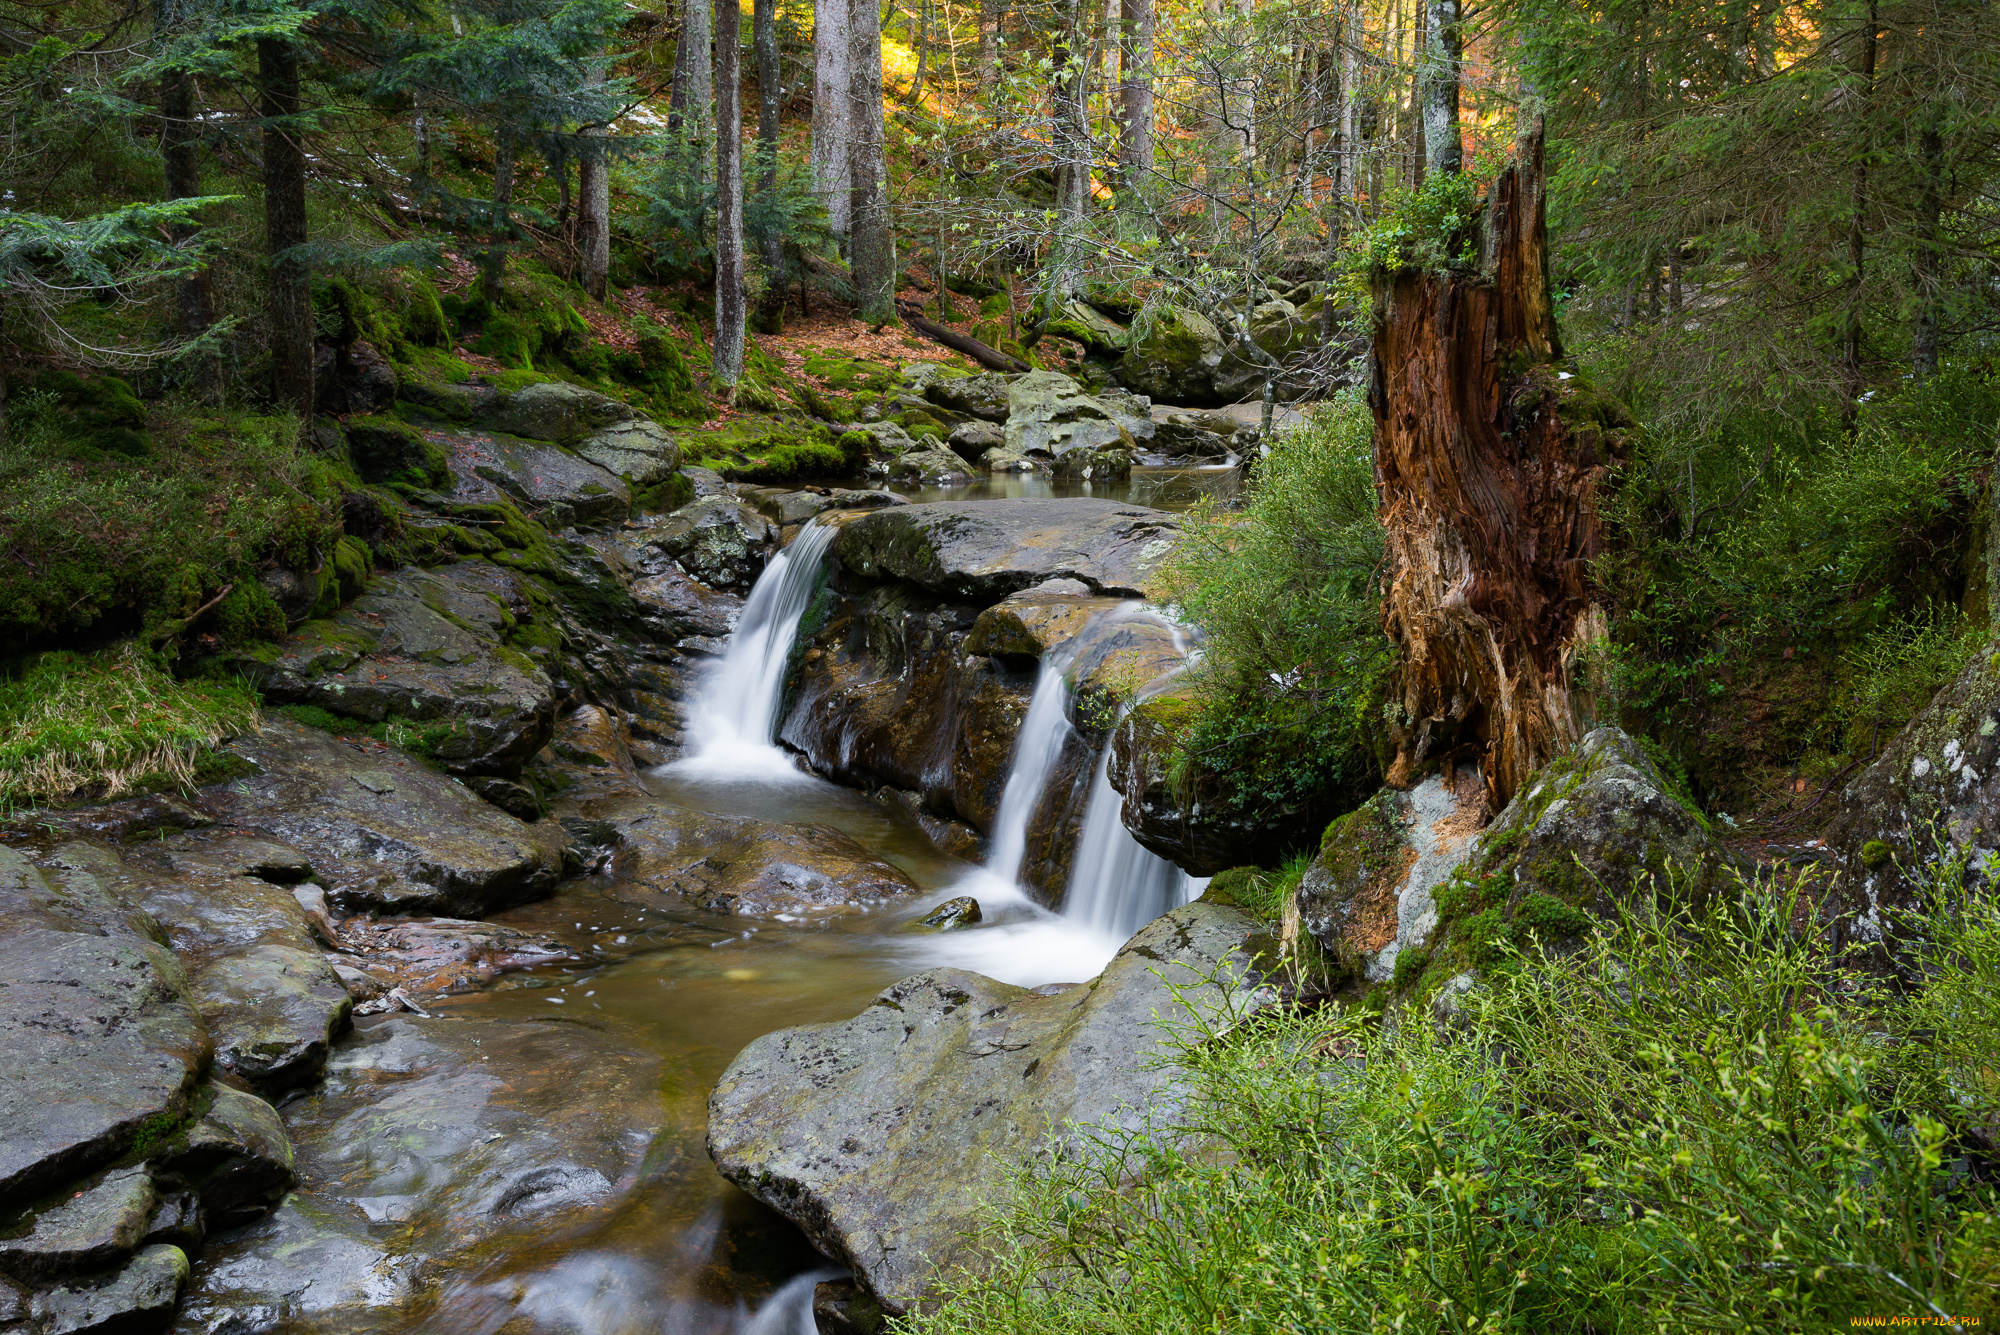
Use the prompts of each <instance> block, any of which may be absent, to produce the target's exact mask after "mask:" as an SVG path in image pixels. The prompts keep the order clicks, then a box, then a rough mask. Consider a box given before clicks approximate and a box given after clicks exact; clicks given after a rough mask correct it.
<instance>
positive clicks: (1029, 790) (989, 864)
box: [986, 654, 1070, 883]
mask: <svg viewBox="0 0 2000 1335" xmlns="http://www.w3.org/2000/svg"><path fill="white" fill-rule="evenodd" d="M1068 666H1069V664H1068V661H1067V659H1064V658H1059V657H1058V656H1057V655H1055V654H1048V655H1045V656H1044V657H1043V658H1042V669H1041V673H1040V675H1039V676H1037V677H1036V678H1035V694H1034V696H1033V698H1032V699H1030V700H1029V702H1028V716H1027V717H1026V718H1024V719H1022V720H1021V731H1020V734H1019V735H1018V736H1017V737H1016V738H1015V741H1014V758H1013V762H1012V763H1011V764H1010V765H1009V766H1008V769H1007V786H1006V787H1005V788H1003V789H1002V790H1001V792H1000V810H999V811H998V812H997V813H995V815H994V817H993V845H992V851H991V852H990V853H988V855H987V858H986V869H987V870H988V871H990V872H992V873H993V874H994V875H995V876H998V877H1001V878H1004V879H1005V880H1007V881H1010V882H1015V883H1018V882H1019V879H1020V875H1021V859H1022V858H1023V857H1025V856H1026V855H1027V852H1028V821H1029V820H1030V819H1031V818H1032V817H1033V816H1034V814H1035V806H1036V804H1037V803H1038V802H1040V801H1041V797H1042V789H1044V788H1046V787H1047V786H1048V782H1049V772H1050V771H1051V770H1053V769H1054V768H1055V766H1056V760H1057V759H1058V758H1059V757H1060V756H1061V755H1062V748H1063V742H1064V740H1065V739H1066V738H1068V736H1069V730H1070V729H1069V683H1068V682H1067V681H1066V680H1064V678H1063V673H1064V672H1065V671H1066V670H1067V669H1068Z"/></svg>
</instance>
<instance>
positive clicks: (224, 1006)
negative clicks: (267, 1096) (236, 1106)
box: [194, 945, 354, 1093]
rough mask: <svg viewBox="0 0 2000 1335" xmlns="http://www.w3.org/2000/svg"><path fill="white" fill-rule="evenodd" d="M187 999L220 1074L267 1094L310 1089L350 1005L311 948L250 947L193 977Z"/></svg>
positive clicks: (335, 978) (322, 959) (328, 968)
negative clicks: (197, 1012) (210, 1042)
mask: <svg viewBox="0 0 2000 1335" xmlns="http://www.w3.org/2000/svg"><path fill="white" fill-rule="evenodd" d="M194 996H195V1002H196V1004H197V1005H198V1006H199V1007H200V1008H201V1014H202V1018H203V1019H204V1020H206V1021H207V1022H208V1028H209V1032H210V1033H211V1034H213V1035H214V1037H215V1060H216V1063H217V1064H218V1065H220V1066H221V1067H222V1068H223V1069H224V1070H226V1071H229V1072H231V1073H232V1074H234V1075H237V1076H240V1077H241V1078H242V1079H244V1080H247V1081H249V1082H250V1084H251V1085H252V1086H253V1087H255V1088H257V1089H259V1090H263V1091H266V1092H270V1093H277V1092H280V1091H283V1090H287V1089H291V1088H293V1087H295V1086H298V1085H306V1084H311V1083H312V1082H313V1081H315V1080H317V1079H319V1075H320V1072H321V1070H323V1069H324V1068H325V1066H326V1054H327V1051H328V1049H329V1048H331V1047H332V1045H333V1040H334V1039H335V1038H336V1037H338V1036H339V1035H340V1034H341V1033H342V1032H343V1031H344V1030H345V1029H346V1028H347V1017H348V1012H349V1011H351V1010H352V1009H353V1006H354V1002H353V999H352V998H351V997H349V996H348V994H347V988H346V987H345V986H343V985H342V983H341V981H340V979H339V977H338V976H336V975H335V973H334V972H333V967H332V966H331V965H330V964H328V963H327V961H326V958H325V956H323V955H321V954H320V953H319V952H318V951H317V950H301V949H299V948H298V947H297V946H287V945H255V946H250V947H248V948H247V949H245V950H243V951H240V952H238V953H235V954H231V955H225V956H223V957H222V958H221V959H218V960H215V961H213V962H212V963H210V964H209V965H208V966H207V967H205V968H203V969H202V970H200V971H199V972H198V973H196V974H195V976H194Z"/></svg>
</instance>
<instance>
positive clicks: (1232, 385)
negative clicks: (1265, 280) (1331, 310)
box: [1215, 300, 1319, 401]
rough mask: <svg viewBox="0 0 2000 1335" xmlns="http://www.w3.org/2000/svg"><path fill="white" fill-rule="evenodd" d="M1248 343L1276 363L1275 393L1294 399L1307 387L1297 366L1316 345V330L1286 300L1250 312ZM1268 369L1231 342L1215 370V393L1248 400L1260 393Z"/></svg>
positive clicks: (1305, 379)
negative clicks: (1276, 390) (1255, 346)
mask: <svg viewBox="0 0 2000 1335" xmlns="http://www.w3.org/2000/svg"><path fill="white" fill-rule="evenodd" d="M1250 341H1251V342H1252V343H1254V344H1256V345H1257V347H1258V348H1259V349H1261V350H1262V351H1263V352H1264V353H1265V354H1266V355H1267V356H1269V357H1270V358H1271V359H1272V360H1273V361H1275V362H1277V363H1278V368H1279V369H1278V372H1277V380H1278V394H1279V397H1281V398H1286V399H1292V398H1297V397H1298V396H1299V395H1300V394H1301V393H1303V392H1305V390H1306V389H1307V388H1309V387H1310V380H1309V377H1307V376H1306V375H1304V374H1303V372H1302V369H1301V367H1300V365H1299V363H1300V359H1301V357H1302V355H1303V354H1304V353H1305V352H1306V351H1307V350H1308V349H1309V348H1312V347H1314V346H1316V345H1317V344H1318V342H1319V331H1318V330H1317V329H1315V328H1313V327H1312V326H1311V325H1309V324H1308V323H1307V321H1306V319H1305V317H1304V316H1303V315H1301V314H1300V313H1299V310H1298V308H1297V307H1296V306H1294V305H1292V303H1291V302H1289V301H1283V300H1273V301H1267V302H1264V303H1263V304H1262V305H1259V306H1256V307H1253V308H1252V309H1251V311H1250ZM1267 370H1268V368H1267V367H1266V365H1265V363H1264V361H1263V360H1262V359H1261V358H1258V357H1255V356H1252V355H1249V354H1246V353H1245V352H1244V350H1243V348H1242V347H1241V345H1239V344H1238V343H1237V342H1236V341H1235V340H1233V339H1232V340H1230V343H1229V347H1228V350H1227V351H1225V352H1224V353H1223V354H1222V361H1221V362H1220V363H1218V364H1217V366H1216V368H1215V392H1216V395H1217V396H1218V397H1219V398H1223V399H1227V400H1232V401H1233V400H1237V399H1250V398H1257V397H1259V396H1261V395H1262V394H1263V392H1264V377H1265V375H1266V374H1267Z"/></svg>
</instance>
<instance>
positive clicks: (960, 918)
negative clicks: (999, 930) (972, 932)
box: [923, 895, 981, 932]
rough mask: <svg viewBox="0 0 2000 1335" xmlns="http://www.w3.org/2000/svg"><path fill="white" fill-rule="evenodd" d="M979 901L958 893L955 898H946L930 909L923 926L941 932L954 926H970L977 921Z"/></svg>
mask: <svg viewBox="0 0 2000 1335" xmlns="http://www.w3.org/2000/svg"><path fill="white" fill-rule="evenodd" d="M980 917H981V914H980V912H979V901H978V900H976V899H974V898H972V896H970V895H960V896H959V897H958V898H957V899H947V900H946V901H945V902H944V903H942V904H940V905H938V906H937V907H936V908H935V909H932V910H931V912H930V914H929V916H928V917H926V918H925V919H924V924H923V925H924V926H926V927H935V928H937V929H938V930H939V931H941V932H949V931H951V930H952V929H953V928H954V927H970V926H972V924H974V923H976V922H978V921H979V919H980Z"/></svg>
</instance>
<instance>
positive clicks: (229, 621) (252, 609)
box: [209, 579, 285, 644]
mask: <svg viewBox="0 0 2000 1335" xmlns="http://www.w3.org/2000/svg"><path fill="white" fill-rule="evenodd" d="M209 615H210V617H211V620H210V622H209V624H210V625H212V626H213V627H214V628H215V631H216V633H217V634H219V635H220V636H221V637H222V640H223V643H225V644H242V643H245V642H246V641H249V640H275V639H277V638H278V637H279V636H281V635H283V634H284V633H285V614H284V611H283V610H282V609H281V608H280V607H279V606H278V603H277V600H276V599H274V598H272V597H271V591H270V590H269V589H266V588H265V587H264V586H263V584H261V583H260V582H258V581H257V580H254V579H250V580H243V581H241V582H239V583H238V584H237V585H236V587H235V588H233V589H231V590H230V592H229V596H228V597H227V598H225V599H223V600H222V603H221V605H220V606H218V607H217V608H216V609H215V611H214V612H212V613H210V614H209Z"/></svg>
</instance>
